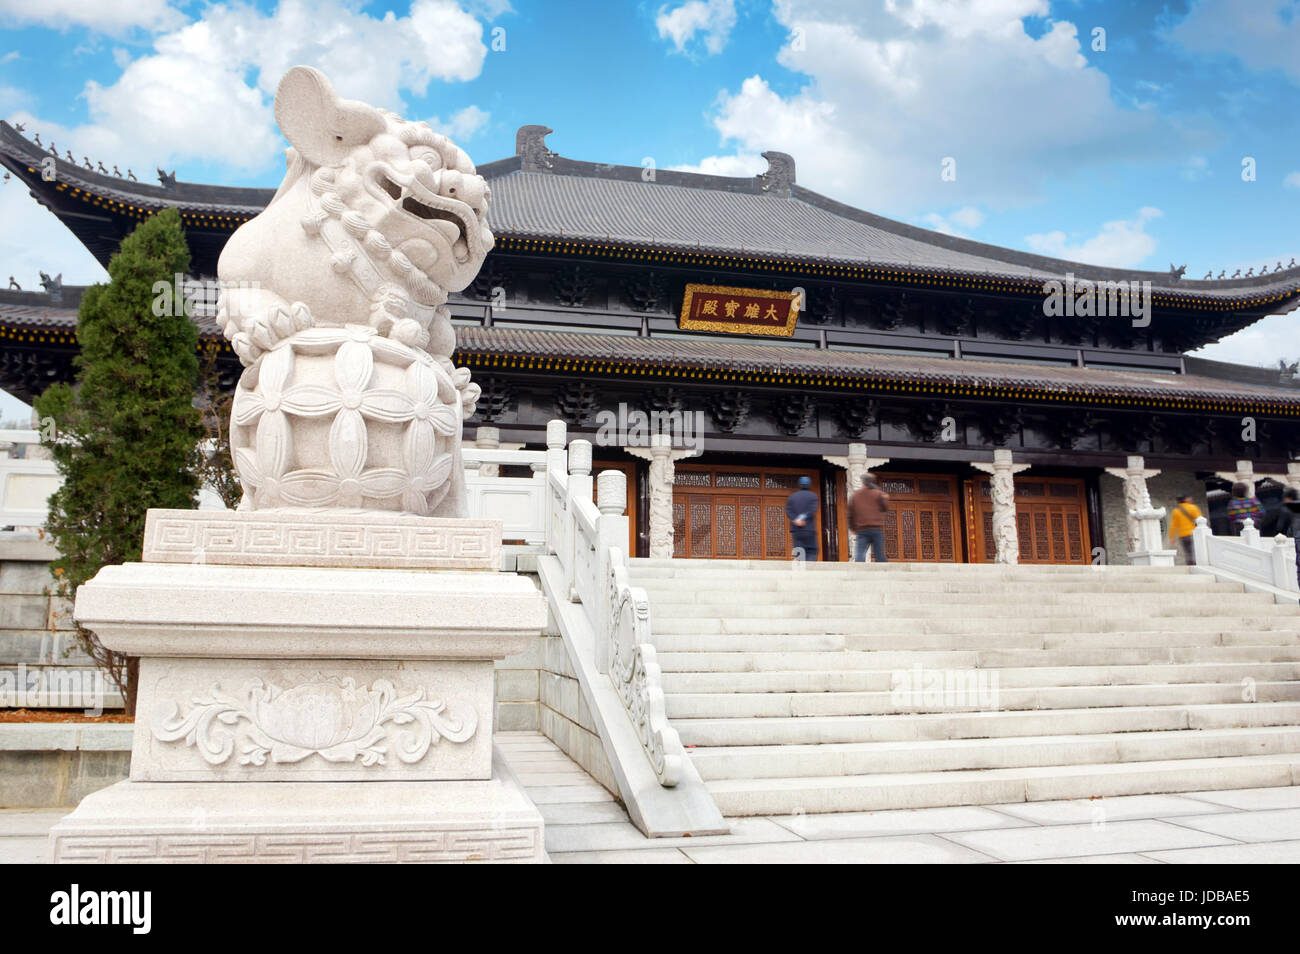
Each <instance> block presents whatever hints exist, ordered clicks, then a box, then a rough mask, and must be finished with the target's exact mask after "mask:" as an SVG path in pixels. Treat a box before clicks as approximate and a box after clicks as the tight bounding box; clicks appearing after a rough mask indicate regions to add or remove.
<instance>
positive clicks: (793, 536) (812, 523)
mask: <svg viewBox="0 0 1300 954" xmlns="http://www.w3.org/2000/svg"><path fill="white" fill-rule="evenodd" d="M811 486H812V481H811V480H809V479H808V478H807V477H800V478H799V489H798V490H796V491H795V492H794V493H792V494H791V495H790V496H789V497H788V498H787V499H786V502H785V515H786V517H787V518H788V519H789V521H790V540H791V543H792V544H793V550H794V557H795V559H803V560H816V559H817V509H818V501H817V495H816V494H815V493H813V492H812V491H811V490H809V489H808V488H810V487H811Z"/></svg>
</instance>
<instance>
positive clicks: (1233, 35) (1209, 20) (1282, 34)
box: [1169, 0, 1300, 83]
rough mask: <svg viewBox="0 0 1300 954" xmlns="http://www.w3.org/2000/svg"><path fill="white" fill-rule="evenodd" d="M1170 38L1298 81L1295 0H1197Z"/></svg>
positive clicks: (1299, 13)
mask: <svg viewBox="0 0 1300 954" xmlns="http://www.w3.org/2000/svg"><path fill="white" fill-rule="evenodd" d="M1169 39H1171V40H1173V41H1174V42H1175V43H1178V44H1179V45H1181V46H1182V47H1183V48H1184V49H1186V50H1187V51H1188V52H1191V53H1211V54H1214V53H1219V54H1226V55H1228V56H1233V57H1236V58H1237V59H1238V60H1240V61H1241V62H1242V63H1243V64H1244V65H1245V66H1247V67H1249V68H1250V69H1252V70H1269V69H1278V70H1281V71H1282V72H1283V73H1285V74H1286V75H1287V76H1288V77H1289V78H1290V79H1291V80H1292V81H1294V82H1297V83H1300V57H1297V56H1296V49H1297V47H1300V8H1298V7H1297V4H1296V3H1295V0H1254V2H1252V3H1242V2H1241V0H1198V2H1195V3H1194V4H1193V6H1192V8H1191V10H1189V11H1188V14H1187V16H1186V17H1185V18H1184V19H1183V20H1182V21H1181V22H1180V23H1179V24H1178V25H1177V26H1175V27H1174V28H1173V29H1172V30H1170V31H1169Z"/></svg>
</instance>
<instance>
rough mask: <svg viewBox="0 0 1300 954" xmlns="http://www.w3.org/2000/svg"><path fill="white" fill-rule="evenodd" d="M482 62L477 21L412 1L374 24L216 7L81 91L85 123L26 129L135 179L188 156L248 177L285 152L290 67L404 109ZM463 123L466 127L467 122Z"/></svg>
mask: <svg viewBox="0 0 1300 954" xmlns="http://www.w3.org/2000/svg"><path fill="white" fill-rule="evenodd" d="M0 2H3V0H0ZM486 55H487V48H486V47H485V46H484V45H483V41H482V26H481V24H480V23H479V22H478V21H477V20H475V19H474V17H472V16H471V15H470V14H469V13H467V12H466V11H465V10H463V9H462V8H461V7H460V6H458V5H457V4H456V3H454V2H452V0H415V2H414V3H412V4H411V9H410V15H409V16H406V17H397V16H395V15H393V14H391V13H388V14H385V15H384V16H383V17H382V18H378V19H377V18H375V17H372V16H369V15H368V14H366V13H363V12H359V11H358V10H356V9H354V7H353V5H352V4H349V3H345V2H343V0H312V2H308V0H281V2H280V3H279V5H278V6H277V7H276V9H275V10H274V12H272V13H270V14H265V13H262V12H261V11H259V10H257V9H256V8H254V7H250V6H244V5H225V4H217V5H214V6H212V7H209V8H207V9H205V10H204V11H203V15H202V18H201V19H199V20H196V21H194V22H193V23H190V24H188V25H186V26H183V27H181V28H179V29H175V30H172V31H170V32H168V33H164V34H162V35H161V36H159V37H157V38H156V39H155V41H154V45H153V51H152V52H151V53H149V54H146V55H145V56H142V57H140V58H139V59H136V60H133V61H131V62H129V63H128V64H127V65H126V66H125V68H124V69H123V71H122V74H121V76H120V77H119V78H118V79H117V81H116V82H114V83H112V84H110V85H107V86H103V85H100V84H99V83H95V82H90V83H87V84H86V88H85V90H84V92H83V94H82V95H83V96H84V97H85V99H86V101H87V105H88V107H89V112H90V118H91V122H90V123H88V124H86V125H83V126H80V127H76V128H71V129H69V128H64V127H59V126H58V125H57V124H54V123H51V122H49V121H45V120H37V121H35V122H34V125H33V129H34V131H40V132H41V134H42V137H43V138H44V139H45V140H46V141H47V142H48V141H49V139H51V138H54V139H56V141H59V145H60V147H63V145H64V142H63V140H67V141H68V143H69V144H70V145H71V146H72V148H73V149H74V151H76V152H77V153H78V155H80V154H81V153H82V152H84V153H86V154H88V155H90V156H92V157H93V158H95V159H99V160H102V161H104V162H105V164H113V163H116V164H118V165H120V166H122V167H123V168H125V167H126V166H128V165H131V166H134V167H135V168H136V169H137V171H139V170H141V169H152V168H153V167H154V166H155V165H158V166H162V167H163V168H168V169H170V168H172V166H173V165H175V164H178V163H181V162H184V161H185V160H188V159H199V160H204V161H210V162H217V163H221V164H223V165H225V166H228V167H230V168H234V169H240V170H248V171H253V170H258V169H264V168H266V167H267V166H268V165H270V164H272V163H274V162H275V161H276V160H277V158H278V155H279V152H280V149H281V148H282V143H281V140H280V138H279V136H278V135H277V134H276V132H275V129H274V122H273V118H272V113H271V102H272V98H273V96H274V92H275V86H276V84H277V83H278V82H279V80H280V77H281V76H282V75H283V74H284V73H285V71H287V70H288V69H289V68H290V67H291V66H295V65H299V64H302V65H307V66H315V67H317V68H319V69H321V70H322V71H323V72H325V73H326V75H328V76H329V77H330V79H331V81H332V82H333V83H334V85H335V86H336V88H337V89H338V90H339V92H340V94H341V95H343V96H345V97H347V98H349V99H360V100H364V101H365V102H368V103H372V104H374V105H376V106H381V107H384V108H387V109H392V110H394V111H395V112H405V103H404V101H403V99H402V92H403V91H404V90H405V91H411V92H413V93H415V94H417V95H423V94H424V92H425V90H426V88H427V86H428V83H429V82H430V80H435V79H437V80H445V81H463V80H468V79H473V78H474V77H476V76H477V75H478V74H479V72H480V71H481V69H482V65H483V59H484V57H485V56H486ZM485 116H486V114H484V118H485ZM460 121H461V123H462V125H463V126H464V128H469V127H470V126H472V124H473V121H474V116H473V114H470V113H466V114H465V115H464V116H462V117H461V120H460ZM142 178H144V176H142Z"/></svg>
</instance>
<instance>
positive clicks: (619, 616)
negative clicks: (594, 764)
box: [546, 426, 686, 787]
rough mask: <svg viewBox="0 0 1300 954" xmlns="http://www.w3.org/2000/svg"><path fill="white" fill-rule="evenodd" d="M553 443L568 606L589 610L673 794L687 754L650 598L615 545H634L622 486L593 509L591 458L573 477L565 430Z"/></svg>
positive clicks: (554, 536) (550, 532) (551, 527)
mask: <svg viewBox="0 0 1300 954" xmlns="http://www.w3.org/2000/svg"><path fill="white" fill-rule="evenodd" d="M547 436H548V442H547V446H548V458H547V473H546V500H547V504H548V510H547V519H546V545H547V549H548V550H549V551H550V552H552V553H554V554H555V557H556V559H557V560H558V562H559V565H560V570H561V572H562V574H563V581H564V590H563V593H562V594H561V596H560V598H562V599H569V600H573V601H575V602H578V603H579V604H581V606H582V610H583V615H584V616H585V617H586V619H587V621H588V622H589V623H590V624H591V628H592V632H593V633H594V636H595V645H594V652H595V660H594V662H595V669H596V671H597V672H600V673H608V675H609V678H610V680H611V681H612V683H613V684H614V687H615V689H616V690H617V691H618V695H619V699H620V700H621V701H622V703H623V707H624V709H625V710H626V713H627V716H628V718H629V719H630V720H631V724H632V727H633V728H634V729H635V731H636V734H637V737H638V738H639V739H640V741H641V747H642V749H643V750H644V751H645V754H646V758H647V759H648V760H649V762H650V765H651V767H652V768H653V769H654V773H655V776H656V777H657V778H658V779H659V782H660V784H662V785H664V786H669V787H671V786H673V785H676V784H677V783H678V782H679V781H680V780H681V778H682V772H683V766H684V764H685V763H684V759H685V758H686V752H685V749H683V748H682V743H681V739H680V738H679V737H678V735H677V732H676V730H675V729H673V728H672V727H671V726H670V725H669V724H668V717H667V714H666V711H665V707H664V691H663V683H662V674H661V672H660V669H659V664H658V663H657V662H656V661H655V648H654V645H653V644H652V643H651V641H650V603H649V599H648V597H647V596H646V593H645V590H643V589H641V588H640V587H634V586H632V585H631V583H630V582H629V577H628V564H627V557H626V556H625V554H624V552H623V550H622V549H621V548H620V547H618V546H616V545H612V543H611V541H616V540H626V539H627V533H628V529H627V517H625V516H624V515H623V504H622V501H623V500H624V493H625V491H624V490H623V485H622V480H621V478H616V479H615V484H614V486H613V488H612V489H611V488H609V487H606V488H604V489H603V490H602V496H601V502H600V505H599V507H598V506H597V505H596V504H594V503H592V501H591V496H592V489H593V485H592V478H591V477H590V476H589V468H590V456H589V454H588V453H586V452H585V450H584V451H583V452H580V453H579V454H578V455H577V457H578V459H579V461H580V465H579V466H580V467H581V469H580V470H575V471H574V472H573V473H569V471H568V466H569V464H568V462H567V458H566V455H565V453H564V450H563V446H564V445H563V430H562V429H561V428H560V427H559V426H553V427H551V428H548V432H547ZM568 456H569V457H572V456H573V455H572V454H570V455H568ZM605 476H606V477H608V476H609V475H605Z"/></svg>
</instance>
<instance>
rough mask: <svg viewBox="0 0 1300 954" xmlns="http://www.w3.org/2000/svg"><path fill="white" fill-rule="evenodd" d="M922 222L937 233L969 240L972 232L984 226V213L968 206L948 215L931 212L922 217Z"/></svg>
mask: <svg viewBox="0 0 1300 954" xmlns="http://www.w3.org/2000/svg"><path fill="white" fill-rule="evenodd" d="M921 221H922V222H923V223H925V224H926V225H927V226H929V227H930V228H932V229H934V230H935V231H936V232H942V233H943V234H945V235H956V236H958V237H959V238H969V237H970V236H969V235H968V233H969V232H970V231H972V230H974V229H977V228H979V227H980V226H981V225H982V224H984V213H983V212H981V211H980V210H979V209H977V208H975V207H974V206H972V205H967V206H963V207H962V208H960V209H958V210H957V211H955V212H951V213H949V214H948V215H940V214H939V213H938V212H930V213H928V214H926V215H923V216H921Z"/></svg>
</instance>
